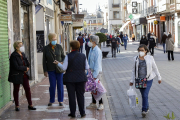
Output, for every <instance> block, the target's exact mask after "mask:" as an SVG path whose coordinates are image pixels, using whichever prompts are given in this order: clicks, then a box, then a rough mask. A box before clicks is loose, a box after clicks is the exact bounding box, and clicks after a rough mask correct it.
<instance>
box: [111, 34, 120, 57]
mask: <svg viewBox="0 0 180 120" xmlns="http://www.w3.org/2000/svg"><path fill="white" fill-rule="evenodd" d="M110 43H111V51H112V57H116V48H117V45H118V40H117V39H116V38H115V37H114V35H113V36H112V39H111V41H110Z"/></svg>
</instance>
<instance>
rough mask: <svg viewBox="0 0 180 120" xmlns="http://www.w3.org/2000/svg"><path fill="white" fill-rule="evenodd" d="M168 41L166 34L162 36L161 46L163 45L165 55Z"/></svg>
mask: <svg viewBox="0 0 180 120" xmlns="http://www.w3.org/2000/svg"><path fill="white" fill-rule="evenodd" d="M166 39H167V35H166V33H165V32H164V34H163V36H162V39H161V44H163V49H164V53H166V48H165V45H166Z"/></svg>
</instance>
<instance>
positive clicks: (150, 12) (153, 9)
mask: <svg viewBox="0 0 180 120" xmlns="http://www.w3.org/2000/svg"><path fill="white" fill-rule="evenodd" d="M156 13H157V7H155V6H151V7H148V9H147V14H148V15H153V14H156Z"/></svg>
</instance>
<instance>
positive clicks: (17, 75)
mask: <svg viewBox="0 0 180 120" xmlns="http://www.w3.org/2000/svg"><path fill="white" fill-rule="evenodd" d="M22 56H23V60H22V58H21V56H20V55H19V54H18V53H17V52H16V51H14V52H13V53H12V54H11V57H10V71H9V78H8V81H9V82H12V83H15V84H23V76H24V74H25V73H24V72H25V71H27V67H29V62H28V60H27V58H26V56H25V54H24V53H22ZM23 61H24V63H25V66H24V65H23ZM26 74H27V73H26ZM27 76H28V77H29V75H28V74H27Z"/></svg>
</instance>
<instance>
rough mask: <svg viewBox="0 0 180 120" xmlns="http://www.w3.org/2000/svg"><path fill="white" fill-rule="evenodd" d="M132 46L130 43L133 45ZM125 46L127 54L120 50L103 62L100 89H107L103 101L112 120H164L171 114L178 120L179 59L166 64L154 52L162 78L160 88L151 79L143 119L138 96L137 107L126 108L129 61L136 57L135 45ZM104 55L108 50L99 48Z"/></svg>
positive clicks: (158, 52) (109, 55)
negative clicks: (147, 107) (106, 103)
mask: <svg viewBox="0 0 180 120" xmlns="http://www.w3.org/2000/svg"><path fill="white" fill-rule="evenodd" d="M133 44H134V43H133ZM133 44H132V43H128V46H127V50H124V47H121V53H120V54H119V53H118V54H117V57H116V58H112V57H111V56H112V54H111V52H109V54H108V56H107V58H105V59H103V77H104V79H103V80H104V85H105V87H106V89H107V98H108V102H109V106H110V110H111V115H112V118H113V120H166V119H165V118H164V117H163V116H165V115H167V114H168V113H172V111H173V112H174V113H175V116H176V120H180V114H179V113H180V81H179V78H180V74H179V70H180V64H179V63H180V57H179V54H175V55H174V56H175V61H168V58H167V55H166V54H164V53H163V52H162V51H159V50H155V55H154V59H155V61H156V64H157V66H158V68H159V71H160V74H161V76H162V84H160V85H159V84H158V80H157V78H155V79H154V81H153V85H152V88H151V90H150V94H149V104H150V112H149V113H148V115H147V117H146V118H142V116H141V106H142V105H141V104H142V100H141V95H140V92H139V90H136V91H137V93H138V96H139V105H138V107H137V108H134V109H131V108H130V107H129V104H128V96H127V90H128V89H129V80H130V79H131V74H132V73H131V71H132V66H133V64H134V63H133V57H134V56H136V55H138V52H137V48H138V46H137V45H133ZM102 50H104V51H110V47H109V48H107V47H102Z"/></svg>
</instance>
